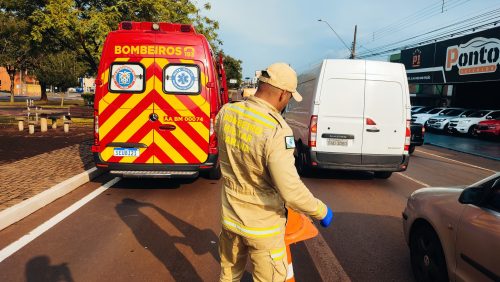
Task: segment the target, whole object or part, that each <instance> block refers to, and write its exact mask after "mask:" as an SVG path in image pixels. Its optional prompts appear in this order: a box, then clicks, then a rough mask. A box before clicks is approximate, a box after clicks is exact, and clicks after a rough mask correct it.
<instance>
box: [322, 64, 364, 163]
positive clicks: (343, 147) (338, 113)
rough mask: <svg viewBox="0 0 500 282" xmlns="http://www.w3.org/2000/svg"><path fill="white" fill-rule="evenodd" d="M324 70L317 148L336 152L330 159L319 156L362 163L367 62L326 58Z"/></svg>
mask: <svg viewBox="0 0 500 282" xmlns="http://www.w3.org/2000/svg"><path fill="white" fill-rule="evenodd" d="M346 68H347V69H348V70H346ZM323 71H324V75H323V77H324V78H323V85H322V88H321V95H320V98H319V101H318V102H317V104H319V109H318V133H317V151H319V152H327V153H334V154H336V155H335V156H333V155H332V154H330V156H331V157H329V159H328V160H322V159H321V154H318V159H319V161H327V162H330V163H338V164H354V165H357V164H361V146H362V144H363V107H364V105H363V103H364V89H365V81H364V62H362V61H360V62H356V63H353V62H349V63H348V64H346V63H345V62H342V61H337V62H328V61H327V63H326V66H325V67H324V70H323ZM325 156H326V155H325Z"/></svg>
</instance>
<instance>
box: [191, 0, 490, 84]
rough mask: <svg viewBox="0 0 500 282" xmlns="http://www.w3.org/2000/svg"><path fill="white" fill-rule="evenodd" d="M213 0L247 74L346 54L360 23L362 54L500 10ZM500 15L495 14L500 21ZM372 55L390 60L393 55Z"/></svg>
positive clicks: (453, 2) (427, 3) (463, 2)
mask: <svg viewBox="0 0 500 282" xmlns="http://www.w3.org/2000/svg"><path fill="white" fill-rule="evenodd" d="M202 1H203V0H201V1H199V4H200V5H202V4H203V3H205V2H202ZM208 1H209V2H210V4H211V6H212V8H211V10H209V11H204V12H203V14H204V15H206V16H208V17H209V18H211V19H214V20H217V21H218V22H219V24H220V28H219V30H218V33H219V37H220V39H221V40H222V41H223V45H222V46H221V48H222V49H223V50H224V52H225V53H226V54H228V55H230V56H232V57H234V58H236V59H240V60H242V61H243V64H242V67H243V78H245V77H253V76H254V75H255V71H257V70H262V69H265V68H266V67H267V66H268V65H270V64H272V63H274V62H286V63H288V64H290V65H291V66H292V67H293V68H294V69H295V70H296V71H297V72H298V73H300V72H302V71H305V70H307V69H309V68H310V67H312V66H313V65H315V64H318V63H319V62H321V60H322V59H326V58H332V59H342V58H347V57H348V56H349V54H350V51H349V48H351V44H352V41H353V36H354V26H355V25H357V29H358V32H357V44H356V51H357V53H358V54H360V53H362V52H369V51H370V50H373V49H374V48H377V47H379V46H383V45H385V44H388V43H393V42H397V41H399V40H403V39H407V38H410V37H413V36H415V35H421V34H425V33H427V32H429V31H431V30H434V29H437V28H440V27H443V26H446V25H450V24H453V23H456V22H458V21H460V20H463V19H467V18H471V17H474V16H477V15H480V14H483V13H487V12H491V11H494V10H495V9H500V0H444V1H443V0H419V1H414V0H376V1H370V0H364V1H362V0H317V1H296V0H288V1H286V0H253V1H242V0H208ZM443 2H444V7H443V6H442V4H443ZM442 10H443V12H441V11H442ZM499 14H500V13H497V14H496V15H493V17H496V19H497V20H500V15H499ZM482 18H484V17H481V18H478V20H481V19H482ZM318 19H322V20H323V21H326V22H327V23H328V24H330V26H331V27H332V28H333V30H334V31H335V32H336V33H337V34H338V35H339V37H340V38H341V39H342V40H343V41H344V43H345V45H347V47H349V48H347V47H346V46H344V44H343V43H342V42H341V41H340V40H339V38H338V37H337V36H336V35H335V33H334V31H332V29H330V27H329V26H328V25H327V24H326V23H325V22H319V21H318ZM453 26H456V25H453ZM374 39H375V40H374ZM417 42H420V41H417ZM401 44H402V43H401ZM401 44H398V45H401ZM368 59H370V60H385V61H387V60H388V55H384V56H379V57H372V58H368Z"/></svg>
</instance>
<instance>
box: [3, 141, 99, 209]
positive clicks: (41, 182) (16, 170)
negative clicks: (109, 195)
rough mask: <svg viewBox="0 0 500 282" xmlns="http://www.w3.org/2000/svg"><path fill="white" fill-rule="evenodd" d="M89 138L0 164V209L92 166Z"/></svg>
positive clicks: (28, 197) (30, 196)
mask: <svg viewBox="0 0 500 282" xmlns="http://www.w3.org/2000/svg"><path fill="white" fill-rule="evenodd" d="M90 146H91V141H84V142H82V143H80V144H75V145H71V146H68V147H65V148H62V149H58V150H54V151H50V152H47V153H43V154H40V155H36V156H33V157H30V158H26V159H22V160H19V161H15V162H12V163H7V164H3V165H0V175H1V176H2V180H1V181H0V212H2V211H3V210H5V209H7V208H9V207H12V206H14V205H16V204H19V203H21V202H23V201H25V200H28V199H30V198H32V197H33V196H35V195H37V194H40V193H41V192H43V191H45V190H48V189H49V188H51V187H52V186H55V185H56V184H59V183H61V182H62V181H64V180H67V179H69V178H71V177H73V176H75V175H77V174H79V173H82V172H85V171H86V170H88V169H90V168H92V167H93V166H94V164H93V161H92V155H91V152H90Z"/></svg>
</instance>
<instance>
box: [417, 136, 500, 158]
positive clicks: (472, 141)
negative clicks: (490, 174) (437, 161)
mask: <svg viewBox="0 0 500 282" xmlns="http://www.w3.org/2000/svg"><path fill="white" fill-rule="evenodd" d="M424 139H425V140H424V142H425V144H430V145H434V146H438V147H442V148H447V149H450V150H454V151H458V152H462V153H467V154H471V155H476V156H480V157H483V158H487V159H491V160H496V161H500V142H495V141H491V140H483V139H480V138H472V137H465V136H459V135H456V136H450V135H445V134H435V133H431V132H426V133H425V137H424Z"/></svg>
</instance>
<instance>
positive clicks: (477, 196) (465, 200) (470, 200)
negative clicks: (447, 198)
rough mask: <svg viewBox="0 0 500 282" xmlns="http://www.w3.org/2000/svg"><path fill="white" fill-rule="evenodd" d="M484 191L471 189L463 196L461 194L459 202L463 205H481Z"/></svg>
mask: <svg viewBox="0 0 500 282" xmlns="http://www.w3.org/2000/svg"><path fill="white" fill-rule="evenodd" d="M483 193H484V189H482V188H476V187H471V188H467V189H465V190H464V191H463V192H462V194H460V198H458V202H460V203H461V204H472V205H477V204H479V203H481V200H482V198H483Z"/></svg>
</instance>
